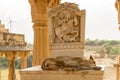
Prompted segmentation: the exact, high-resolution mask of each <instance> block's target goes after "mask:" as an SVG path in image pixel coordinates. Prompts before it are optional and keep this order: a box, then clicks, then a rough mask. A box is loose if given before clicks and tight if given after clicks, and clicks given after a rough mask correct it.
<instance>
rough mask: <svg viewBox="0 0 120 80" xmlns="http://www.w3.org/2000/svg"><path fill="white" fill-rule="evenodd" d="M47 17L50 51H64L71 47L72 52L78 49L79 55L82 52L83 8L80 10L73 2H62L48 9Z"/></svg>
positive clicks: (56, 52) (83, 33)
mask: <svg viewBox="0 0 120 80" xmlns="http://www.w3.org/2000/svg"><path fill="white" fill-rule="evenodd" d="M48 17H49V18H48V27H49V42H50V48H51V51H52V53H53V54H54V53H55V54H58V53H59V52H61V51H62V53H64V50H66V51H67V50H68V52H71V49H72V52H73V51H75V50H77V51H79V52H77V54H78V53H79V56H80V54H83V49H84V35H85V10H80V9H79V8H78V5H77V4H74V3H63V4H60V5H58V6H56V7H54V8H52V9H51V10H49V12H48ZM75 53H76V51H75ZM75 53H74V54H75ZM58 55H59V54H58ZM68 55H69V54H68ZM59 56H60V55H59ZM69 56H70V55H69Z"/></svg>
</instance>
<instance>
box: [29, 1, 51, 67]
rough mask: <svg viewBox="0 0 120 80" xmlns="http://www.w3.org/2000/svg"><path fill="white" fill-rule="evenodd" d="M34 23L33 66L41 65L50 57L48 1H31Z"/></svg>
mask: <svg viewBox="0 0 120 80" xmlns="http://www.w3.org/2000/svg"><path fill="white" fill-rule="evenodd" d="M29 1H30V4H31V14H32V21H33V23H34V25H33V29H34V47H33V62H32V65H33V66H37V65H41V64H42V62H43V60H44V59H45V58H47V57H49V56H50V51H49V44H48V25H47V0H29Z"/></svg>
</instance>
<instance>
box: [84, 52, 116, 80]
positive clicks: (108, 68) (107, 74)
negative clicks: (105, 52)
mask: <svg viewBox="0 0 120 80" xmlns="http://www.w3.org/2000/svg"><path fill="white" fill-rule="evenodd" d="M90 55H93V57H94V59H95V61H96V64H98V65H104V66H105V70H104V78H103V80H116V70H115V68H114V66H113V64H115V63H116V62H117V59H116V60H113V59H111V58H108V57H107V56H106V57H105V58H99V55H97V54H94V53H92V54H91V52H87V53H85V57H86V58H88V57H89V56H90Z"/></svg>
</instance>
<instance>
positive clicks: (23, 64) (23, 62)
mask: <svg viewBox="0 0 120 80" xmlns="http://www.w3.org/2000/svg"><path fill="white" fill-rule="evenodd" d="M28 55H29V51H23V52H19V56H20V57H21V68H22V69H25V68H27V60H26V58H27V56H28Z"/></svg>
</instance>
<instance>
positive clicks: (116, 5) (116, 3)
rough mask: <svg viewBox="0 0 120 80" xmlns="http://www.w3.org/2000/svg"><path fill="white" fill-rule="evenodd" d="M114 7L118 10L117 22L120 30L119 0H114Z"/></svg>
mask: <svg viewBox="0 0 120 80" xmlns="http://www.w3.org/2000/svg"><path fill="white" fill-rule="evenodd" d="M115 8H116V9H117V12H118V24H119V30H120V0H116V2H115Z"/></svg>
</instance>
